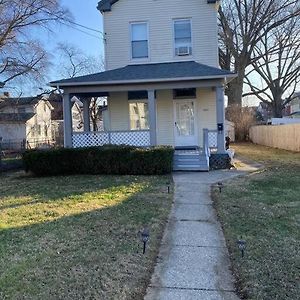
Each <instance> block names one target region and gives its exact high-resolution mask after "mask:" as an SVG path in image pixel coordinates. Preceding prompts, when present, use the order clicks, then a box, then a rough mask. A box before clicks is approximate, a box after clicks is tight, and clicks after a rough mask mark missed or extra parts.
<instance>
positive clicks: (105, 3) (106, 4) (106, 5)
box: [97, 0, 220, 12]
mask: <svg viewBox="0 0 300 300" xmlns="http://www.w3.org/2000/svg"><path fill="white" fill-rule="evenodd" d="M118 1H119V0H101V1H99V3H98V6H97V8H98V10H100V11H101V12H105V11H110V10H111V7H112V5H114V4H115V3H116V2H118ZM218 1H220V0H207V3H208V4H212V3H216V2H218Z"/></svg>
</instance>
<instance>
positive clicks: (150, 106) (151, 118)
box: [148, 90, 157, 146]
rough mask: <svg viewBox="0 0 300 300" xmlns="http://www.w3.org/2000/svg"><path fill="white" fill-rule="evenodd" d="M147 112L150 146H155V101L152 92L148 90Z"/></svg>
mask: <svg viewBox="0 0 300 300" xmlns="http://www.w3.org/2000/svg"><path fill="white" fill-rule="evenodd" d="M148 111H149V127H150V145H151V146H155V145H156V143H157V141H156V99H155V92H154V90H148Z"/></svg>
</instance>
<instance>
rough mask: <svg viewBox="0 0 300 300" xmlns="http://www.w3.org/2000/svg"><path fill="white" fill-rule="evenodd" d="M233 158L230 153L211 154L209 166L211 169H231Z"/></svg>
mask: <svg viewBox="0 0 300 300" xmlns="http://www.w3.org/2000/svg"><path fill="white" fill-rule="evenodd" d="M231 166H232V165H231V159H230V157H229V155H228V154H216V153H215V154H211V155H210V158H209V167H210V169H211V170H220V169H230V168H231Z"/></svg>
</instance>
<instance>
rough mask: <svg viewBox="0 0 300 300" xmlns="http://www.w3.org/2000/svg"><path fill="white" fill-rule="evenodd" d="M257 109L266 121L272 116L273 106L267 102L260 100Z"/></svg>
mask: <svg viewBox="0 0 300 300" xmlns="http://www.w3.org/2000/svg"><path fill="white" fill-rule="evenodd" d="M257 111H258V113H259V114H260V116H261V119H262V121H264V122H266V123H267V122H268V121H269V120H270V119H271V118H272V108H271V106H270V105H268V104H267V103H264V102H260V103H259V105H258V107H257Z"/></svg>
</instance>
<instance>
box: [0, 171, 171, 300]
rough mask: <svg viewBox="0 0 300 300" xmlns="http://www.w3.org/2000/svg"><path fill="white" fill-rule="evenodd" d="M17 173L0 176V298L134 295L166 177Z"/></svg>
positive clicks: (159, 225)
mask: <svg viewBox="0 0 300 300" xmlns="http://www.w3.org/2000/svg"><path fill="white" fill-rule="evenodd" d="M22 174H23V173H21V172H20V173H15V174H14V175H9V176H8V175H7V176H4V175H3V176H1V177H0V182H1V185H0V241H1V242H0V298H1V299H141V298H142V295H143V293H144V291H145V289H146V287H147V284H148V283H149V279H150V276H151V273H152V270H153V267H154V263H155V259H156V255H157V251H158V247H159V244H160V239H161V235H162V230H163V227H164V224H165V221H166V219H167V216H168V213H169V211H170V207H171V202H172V194H167V187H166V182H167V181H169V180H170V178H169V177H166V176H160V177H159V176H151V177H150V176H149V177H143V176H122V177H121V176H64V177H48V178H34V177H29V176H25V175H22ZM143 226H148V227H149V229H150V241H149V246H148V248H147V252H146V255H143V254H142V245H141V242H140V240H139V237H138V231H139V230H140V229H142V228H143Z"/></svg>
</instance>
